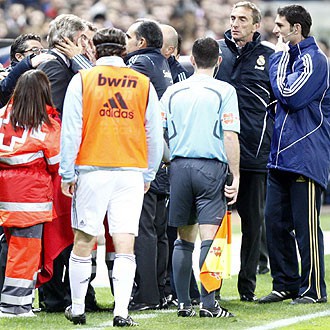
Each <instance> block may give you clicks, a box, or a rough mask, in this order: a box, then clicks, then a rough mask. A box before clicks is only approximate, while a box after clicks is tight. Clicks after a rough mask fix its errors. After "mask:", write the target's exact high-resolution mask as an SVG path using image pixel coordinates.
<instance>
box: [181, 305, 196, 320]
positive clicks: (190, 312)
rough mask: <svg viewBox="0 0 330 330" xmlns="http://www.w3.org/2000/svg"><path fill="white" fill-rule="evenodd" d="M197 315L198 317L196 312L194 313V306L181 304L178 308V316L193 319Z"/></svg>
mask: <svg viewBox="0 0 330 330" xmlns="http://www.w3.org/2000/svg"><path fill="white" fill-rule="evenodd" d="M195 315H196V312H195V311H194V309H193V307H192V305H190V306H185V305H184V304H183V303H180V305H179V308H178V316H181V317H192V316H195Z"/></svg>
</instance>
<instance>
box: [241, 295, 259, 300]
mask: <svg viewBox="0 0 330 330" xmlns="http://www.w3.org/2000/svg"><path fill="white" fill-rule="evenodd" d="M240 300H241V301H244V302H256V301H258V298H257V296H256V295H254V294H252V295H246V294H241V298H240Z"/></svg>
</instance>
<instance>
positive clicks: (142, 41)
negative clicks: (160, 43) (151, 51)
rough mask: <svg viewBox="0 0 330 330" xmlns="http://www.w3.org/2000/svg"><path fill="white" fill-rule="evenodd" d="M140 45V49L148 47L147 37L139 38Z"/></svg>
mask: <svg viewBox="0 0 330 330" xmlns="http://www.w3.org/2000/svg"><path fill="white" fill-rule="evenodd" d="M137 45H138V47H139V48H140V49H142V48H147V47H148V45H147V40H146V39H145V38H143V37H141V38H140V39H139V40H138V44H137Z"/></svg>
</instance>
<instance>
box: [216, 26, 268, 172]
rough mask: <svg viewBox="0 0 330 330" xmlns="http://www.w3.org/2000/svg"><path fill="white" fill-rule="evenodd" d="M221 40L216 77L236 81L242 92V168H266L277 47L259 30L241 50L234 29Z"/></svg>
mask: <svg viewBox="0 0 330 330" xmlns="http://www.w3.org/2000/svg"><path fill="white" fill-rule="evenodd" d="M218 42H219V45H220V49H221V51H222V63H221V65H220V68H219V71H218V73H217V75H216V78H217V79H219V80H223V81H226V82H228V83H230V84H231V85H233V86H234V87H235V88H236V92H237V96H238V105H239V113H240V121H241V133H240V135H239V140H240V150H241V157H240V168H241V170H250V171H258V172H266V165H267V160H268V156H269V151H270V140H271V136H272V131H273V121H272V120H271V118H270V117H269V116H268V115H267V110H266V107H267V105H268V104H269V103H270V102H271V100H273V99H274V97H273V93H272V89H271V85H270V81H269V75H268V66H269V56H270V55H271V54H272V53H273V52H274V47H273V46H272V45H271V44H270V43H268V42H261V38H260V34H259V33H258V32H255V34H254V37H253V41H251V42H248V43H247V44H246V45H245V46H244V47H243V48H242V49H241V50H240V52H239V50H238V49H237V46H236V44H235V43H234V42H233V41H232V40H231V32H230V30H228V31H226V32H225V39H222V40H220V41H218Z"/></svg>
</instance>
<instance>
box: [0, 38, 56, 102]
mask: <svg viewBox="0 0 330 330" xmlns="http://www.w3.org/2000/svg"><path fill="white" fill-rule="evenodd" d="M46 51H47V50H46V49H44V47H43V46H42V44H41V38H40V36H39V35H37V34H32V33H28V34H22V35H20V36H19V37H17V38H16V39H15V40H14V42H13V44H12V45H11V48H10V61H11V63H10V67H9V68H8V71H9V74H8V76H7V77H6V78H5V79H3V80H2V81H1V82H0V107H3V106H4V105H6V103H7V102H8V101H9V99H10V96H11V94H12V92H13V90H14V88H15V85H16V82H17V80H18V78H19V77H20V76H21V75H22V74H23V73H24V72H25V71H28V70H31V69H35V68H37V67H38V65H39V64H40V63H42V62H44V61H46V60H49V59H53V58H54V56H53V55H51V54H45V52H46Z"/></svg>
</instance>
